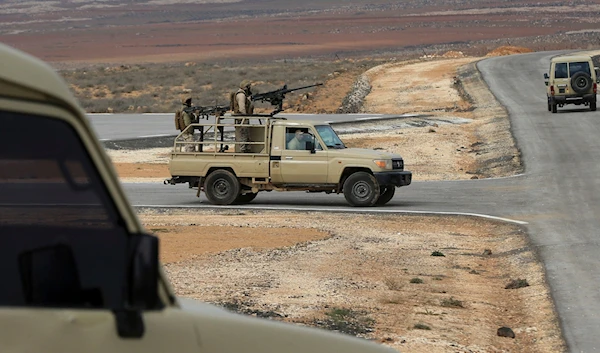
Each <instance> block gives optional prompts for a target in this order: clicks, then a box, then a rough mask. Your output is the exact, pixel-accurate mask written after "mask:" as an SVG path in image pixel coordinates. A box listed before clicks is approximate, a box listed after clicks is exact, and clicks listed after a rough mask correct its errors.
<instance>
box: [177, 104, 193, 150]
mask: <svg viewBox="0 0 600 353" xmlns="http://www.w3.org/2000/svg"><path fill="white" fill-rule="evenodd" d="M181 104H182V105H183V106H182V107H181V109H180V111H179V114H181V119H182V120H183V121H182V122H183V124H181V123H180V126H181V127H180V129H181V131H184V130H185V128H186V127H188V126H189V125H190V124H192V123H194V122H196V121H195V120H196V118H195V116H194V113H193V112H192V111H189V110H186V109H185V108H190V107H191V106H192V97H190V96H186V97H184V98H183V99H182V100H181ZM176 114H177V113H176ZM181 140H183V141H185V142H188V143H186V144H184V146H183V152H195V151H196V147H195V146H194V145H193V144H192V143H191V142H194V129H188V130H186V131H185V132H184V133H183V134H182V135H181Z"/></svg>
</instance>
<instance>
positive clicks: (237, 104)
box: [231, 80, 254, 152]
mask: <svg viewBox="0 0 600 353" xmlns="http://www.w3.org/2000/svg"><path fill="white" fill-rule="evenodd" d="M251 85H252V82H251V81H249V80H243V81H242V82H241V83H240V88H239V89H238V90H237V92H235V93H234V94H232V95H231V110H232V111H233V114H234V115H252V114H253V113H254V105H253V104H252V99H251V96H252V91H251V90H250V86H251ZM235 123H236V124H249V123H250V122H249V121H248V119H236V121H235ZM235 135H236V141H242V142H249V141H250V137H249V131H248V128H246V127H236V134H235ZM240 151H241V152H250V145H247V144H240Z"/></svg>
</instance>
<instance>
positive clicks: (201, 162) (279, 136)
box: [164, 115, 412, 206]
mask: <svg viewBox="0 0 600 353" xmlns="http://www.w3.org/2000/svg"><path fill="white" fill-rule="evenodd" d="M188 130H193V131H195V135H194V136H197V137H196V141H194V142H187V141H182V140H181V139H180V138H179V137H178V138H176V139H175V142H174V147H173V151H172V153H171V159H170V163H169V170H170V173H171V176H172V178H171V179H168V180H165V182H164V183H165V184H171V185H175V184H178V183H189V187H190V188H197V190H198V191H197V196H200V192H201V191H204V193H205V194H206V197H207V199H208V201H209V202H210V203H212V204H216V205H231V204H244V203H248V202H251V201H252V200H253V199H254V198H255V197H256V195H257V194H258V193H259V192H263V191H273V190H275V191H307V192H324V193H328V194H330V193H336V194H339V193H343V194H344V197H345V199H346V201H347V202H348V203H349V204H350V205H352V206H375V205H384V204H386V203H387V202H389V201H390V200H391V199H392V197H393V196H394V193H395V191H396V188H397V187H401V186H406V185H409V184H410V183H411V179H412V173H411V172H410V171H406V170H404V160H403V159H402V157H401V156H400V155H398V154H393V153H387V152H380V151H375V150H368V149H359V148H347V147H346V146H345V145H344V143H343V142H342V141H341V140H340V138H339V137H338V135H337V134H336V133H335V131H334V130H333V129H332V127H331V126H330V125H329V124H327V123H324V122H322V121H303V120H302V121H293V120H287V119H285V118H281V117H277V116H271V115H252V116H232V115H225V116H221V117H216V118H215V120H214V122H213V123H208V122H207V123H203V124H202V123H197V124H191V125H190V126H188V127H187V128H186V129H185V130H184V131H182V133H181V134H180V136H181V135H182V134H184V133H185V132H186V131H188ZM190 143H191V144H194V145H195V146H196V147H195V149H194V151H192V152H182V151H184V150H185V149H184V148H183V146H184V145H186V144H190ZM230 145H231V146H233V148H230ZM188 150H190V149H188Z"/></svg>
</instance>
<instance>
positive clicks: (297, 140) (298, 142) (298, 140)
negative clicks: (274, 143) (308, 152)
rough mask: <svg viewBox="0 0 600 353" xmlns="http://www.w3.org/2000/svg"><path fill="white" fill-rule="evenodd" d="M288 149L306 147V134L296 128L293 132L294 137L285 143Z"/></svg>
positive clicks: (302, 148) (303, 148)
mask: <svg viewBox="0 0 600 353" xmlns="http://www.w3.org/2000/svg"><path fill="white" fill-rule="evenodd" d="M287 149H288V150H305V149H306V134H305V133H304V131H302V130H300V129H298V130H296V132H295V133H294V137H293V138H292V139H291V140H290V142H288V144H287Z"/></svg>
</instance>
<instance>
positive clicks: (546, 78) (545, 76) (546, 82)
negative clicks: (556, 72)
mask: <svg viewBox="0 0 600 353" xmlns="http://www.w3.org/2000/svg"><path fill="white" fill-rule="evenodd" d="M549 79H550V77H548V73H544V84H545V85H546V86H548V80H549Z"/></svg>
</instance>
